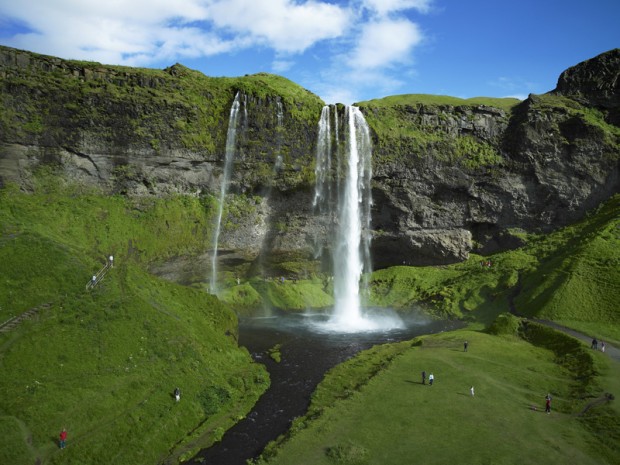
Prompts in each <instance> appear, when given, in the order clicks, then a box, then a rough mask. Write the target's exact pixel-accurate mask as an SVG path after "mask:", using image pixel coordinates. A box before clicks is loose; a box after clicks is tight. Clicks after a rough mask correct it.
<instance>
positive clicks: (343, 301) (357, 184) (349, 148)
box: [330, 107, 371, 331]
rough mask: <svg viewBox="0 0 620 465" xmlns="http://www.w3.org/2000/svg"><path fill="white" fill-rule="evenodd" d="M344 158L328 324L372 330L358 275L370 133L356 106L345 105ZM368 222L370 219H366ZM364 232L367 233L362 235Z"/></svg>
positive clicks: (361, 269) (367, 192)
mask: <svg viewBox="0 0 620 465" xmlns="http://www.w3.org/2000/svg"><path fill="white" fill-rule="evenodd" d="M346 118H347V131H346V135H347V140H346V150H345V153H346V154H347V159H346V160H343V161H344V162H345V164H344V166H345V173H344V174H345V180H344V186H342V189H341V190H342V192H341V195H339V200H338V211H339V218H338V219H339V221H338V224H337V233H336V244H335V248H334V254H333V258H334V301H335V305H334V312H333V315H332V317H331V319H330V324H332V325H334V326H336V327H337V328H341V329H344V330H353V331H356V330H364V329H371V326H370V324H371V322H369V321H368V320H367V319H366V318H364V317H363V316H362V312H361V300H360V278H361V277H362V273H363V272H364V271H366V272H369V271H370V270H368V269H366V270H365V269H364V265H366V266H369V264H370V259H369V257H364V255H365V254H366V253H367V250H368V249H367V248H366V247H363V241H362V235H363V233H364V231H363V226H364V227H367V224H365V223H366V222H367V220H366V219H365V218H363V213H364V209H363V206H364V204H366V203H369V202H370V200H368V199H364V196H370V178H371V173H369V172H368V171H369V166H370V157H371V150H370V136H369V131H368V126H367V124H366V121H365V120H364V116H363V115H362V113H361V112H360V111H359V109H358V108H356V107H346ZM368 221H369V220H368ZM365 235H367V233H366V234H365Z"/></svg>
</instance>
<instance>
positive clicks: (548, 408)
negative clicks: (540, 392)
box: [545, 394, 551, 413]
mask: <svg viewBox="0 0 620 465" xmlns="http://www.w3.org/2000/svg"><path fill="white" fill-rule="evenodd" d="M545 412H547V413H551V394H547V395H546V396H545Z"/></svg>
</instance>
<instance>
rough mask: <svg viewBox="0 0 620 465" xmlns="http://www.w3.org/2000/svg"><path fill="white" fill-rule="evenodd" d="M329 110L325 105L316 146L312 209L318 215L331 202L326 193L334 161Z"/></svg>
mask: <svg viewBox="0 0 620 465" xmlns="http://www.w3.org/2000/svg"><path fill="white" fill-rule="evenodd" d="M329 110H330V107H329V106H328V105H325V106H324V107H323V109H322V110H321V119H320V120H319V134H318V138H317V144H316V166H315V167H314V176H315V178H316V182H315V185H314V198H313V200H312V207H313V208H314V209H315V211H316V212H317V213H323V212H324V211H325V209H326V208H327V202H328V201H329V195H328V193H326V192H325V191H326V190H327V189H329V185H330V184H329V183H328V182H327V176H328V175H329V172H330V171H331V161H332V136H331V125H330V120H329Z"/></svg>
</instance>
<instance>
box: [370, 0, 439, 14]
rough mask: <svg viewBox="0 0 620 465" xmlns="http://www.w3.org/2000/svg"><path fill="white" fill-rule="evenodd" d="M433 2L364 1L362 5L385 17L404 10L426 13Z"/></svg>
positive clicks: (416, 0)
mask: <svg viewBox="0 0 620 465" xmlns="http://www.w3.org/2000/svg"><path fill="white" fill-rule="evenodd" d="M432 2H433V0H363V1H362V4H363V5H364V6H365V7H366V8H368V9H369V10H371V11H374V12H376V13H377V14H378V15H380V16H384V15H386V14H389V13H392V12H397V11H404V10H418V11H419V12H420V13H426V12H428V11H429V10H430V6H431V3H432Z"/></svg>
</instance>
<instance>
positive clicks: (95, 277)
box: [90, 274, 97, 287]
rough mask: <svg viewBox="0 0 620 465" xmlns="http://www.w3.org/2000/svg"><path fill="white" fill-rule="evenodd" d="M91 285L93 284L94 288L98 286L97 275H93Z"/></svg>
mask: <svg viewBox="0 0 620 465" xmlns="http://www.w3.org/2000/svg"><path fill="white" fill-rule="evenodd" d="M90 284H91V286H92V287H95V284H97V275H96V274H94V275H93V278H92V280H91V282H90Z"/></svg>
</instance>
